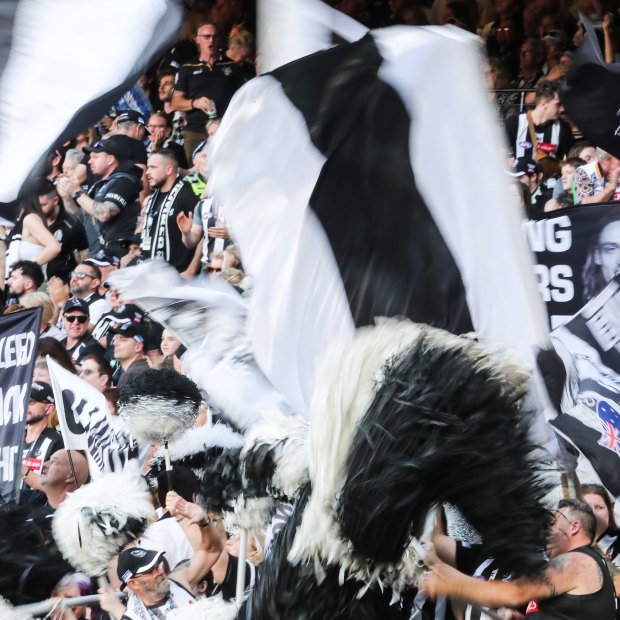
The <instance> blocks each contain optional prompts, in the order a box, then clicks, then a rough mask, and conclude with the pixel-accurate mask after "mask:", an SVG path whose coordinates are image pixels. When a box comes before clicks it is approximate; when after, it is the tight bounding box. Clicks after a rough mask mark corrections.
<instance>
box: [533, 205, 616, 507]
mask: <svg viewBox="0 0 620 620" xmlns="http://www.w3.org/2000/svg"><path fill="white" fill-rule="evenodd" d="M525 229H526V232H527V234H528V239H529V242H530V246H531V247H532V249H533V250H534V252H535V255H536V264H535V267H534V268H535V271H536V275H537V277H538V283H539V287H540V292H541V295H542V297H543V299H544V301H545V302H546V304H547V310H548V314H549V323H550V326H551V329H552V331H551V340H552V342H553V345H554V347H555V350H556V352H557V353H558V355H559V357H560V359H561V360H562V363H563V365H564V369H565V371H566V381H565V385H564V393H563V397H562V403H561V409H562V414H563V415H560V416H558V417H557V418H556V419H555V420H553V421H552V424H553V426H554V427H555V428H556V429H557V430H558V431H559V432H560V434H562V435H564V436H565V437H566V438H567V439H569V440H570V441H571V443H573V444H574V445H575V446H577V447H578V448H579V449H580V451H581V452H582V453H583V454H584V455H585V456H586V457H587V458H588V460H589V461H590V462H591V463H592V465H593V466H594V468H595V469H596V471H597V473H598V474H599V476H600V477H601V480H602V481H603V484H605V485H606V486H607V488H608V489H609V490H610V491H611V492H612V493H613V494H614V495H616V496H617V495H620V208H619V207H618V205H617V204H605V205H597V206H592V207H575V208H572V209H568V210H566V211H565V212H562V215H559V216H556V217H553V218H544V219H540V220H536V221H529V222H527V223H526V224H525Z"/></svg>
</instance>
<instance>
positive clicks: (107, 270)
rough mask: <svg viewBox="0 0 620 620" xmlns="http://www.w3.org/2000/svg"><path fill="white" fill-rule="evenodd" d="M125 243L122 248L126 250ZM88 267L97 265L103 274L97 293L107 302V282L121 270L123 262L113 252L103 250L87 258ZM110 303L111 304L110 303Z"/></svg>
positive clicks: (122, 243)
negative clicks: (115, 272)
mask: <svg viewBox="0 0 620 620" xmlns="http://www.w3.org/2000/svg"><path fill="white" fill-rule="evenodd" d="M124 246H125V242H124V241H122V242H121V247H123V248H124ZM84 262H85V263H86V264H87V265H95V267H97V269H99V271H100V272H101V284H100V285H99V288H98V289H97V293H98V294H99V295H100V296H101V297H106V301H107V293H108V287H107V286H106V280H107V279H108V277H109V276H110V274H111V273H113V272H114V271H116V270H117V269H119V267H120V264H121V260H120V258H119V257H118V256H114V255H113V254H112V252H108V251H106V250H101V251H99V252H97V254H95V255H94V256H91V257H90V258H87V259H86V260H85V261H84ZM108 303H109V302H108Z"/></svg>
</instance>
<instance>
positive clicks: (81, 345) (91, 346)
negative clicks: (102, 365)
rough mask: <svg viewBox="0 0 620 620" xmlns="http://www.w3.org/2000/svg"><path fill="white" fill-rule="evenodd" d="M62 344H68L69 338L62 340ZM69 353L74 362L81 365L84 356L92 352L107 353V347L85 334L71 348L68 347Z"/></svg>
mask: <svg viewBox="0 0 620 620" xmlns="http://www.w3.org/2000/svg"><path fill="white" fill-rule="evenodd" d="M62 344H64V345H65V347H66V346H67V339H66V338H65V340H63V341H62ZM67 353H68V354H69V355H70V356H71V361H72V362H73V364H76V365H78V366H79V365H80V364H81V363H82V358H83V357H84V356H86V355H90V354H91V353H98V354H99V355H105V349H104V348H103V347H102V346H101V345H100V344H99V343H98V342H97V341H96V340H95V339H94V338H93V337H92V336H91V335H90V334H89V333H86V334H84V335H83V336H82V337H81V338H80V339H79V340H78V341H77V342H76V343H75V344H74V345H73V346H72V347H71V348H70V349H67Z"/></svg>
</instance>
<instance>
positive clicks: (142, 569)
mask: <svg viewBox="0 0 620 620" xmlns="http://www.w3.org/2000/svg"><path fill="white" fill-rule="evenodd" d="M163 555H164V552H163V551H151V550H149V549H142V548H141V547H132V548H131V549H125V551H123V552H121V554H120V555H119V556H118V564H117V565H116V573H117V575H118V578H119V579H120V580H121V581H122V582H123V586H126V585H127V582H128V581H129V580H130V579H132V578H133V577H135V576H136V575H142V574H144V573H147V572H148V571H150V570H151V569H152V568H153V567H154V566H155V565H157V564H158V563H159V561H160V560H161V559H162V557H163Z"/></svg>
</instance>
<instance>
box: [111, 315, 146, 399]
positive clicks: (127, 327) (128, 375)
mask: <svg viewBox="0 0 620 620" xmlns="http://www.w3.org/2000/svg"><path fill="white" fill-rule="evenodd" d="M110 333H112V334H114V358H115V359H116V361H117V362H118V366H117V368H116V369H115V372H114V375H115V376H114V379H115V381H116V386H117V387H119V388H122V387H123V386H124V385H125V384H126V383H127V382H128V381H130V380H131V379H132V378H133V377H135V376H136V375H139V374H140V373H143V372H146V371H147V370H149V369H150V366H149V365H148V362H147V361H146V356H145V355H144V343H145V340H146V330H145V329H144V327H143V326H142V325H140V324H139V323H136V322H134V321H131V322H129V323H124V324H123V325H119V327H115V328H114V329H111V330H110ZM119 369H120V371H119ZM117 371H118V372H120V373H121V374H120V377H119V375H118V374H117Z"/></svg>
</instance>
